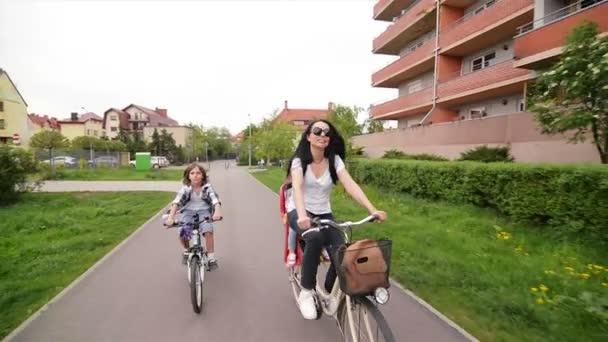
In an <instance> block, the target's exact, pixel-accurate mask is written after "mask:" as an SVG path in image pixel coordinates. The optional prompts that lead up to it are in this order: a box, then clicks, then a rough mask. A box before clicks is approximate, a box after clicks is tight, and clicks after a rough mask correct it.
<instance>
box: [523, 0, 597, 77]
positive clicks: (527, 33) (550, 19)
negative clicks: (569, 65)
mask: <svg viewBox="0 0 608 342" xmlns="http://www.w3.org/2000/svg"><path fill="white" fill-rule="evenodd" d="M606 18H608V1H607V0H603V1H588V0H587V1H579V2H577V3H575V4H572V5H570V6H567V7H564V8H561V9H559V10H558V11H555V12H553V13H550V14H549V15H547V16H545V17H543V18H540V19H538V20H535V21H533V22H530V23H528V24H526V25H523V26H521V27H520V28H519V29H518V33H519V34H518V35H517V36H516V37H515V42H514V50H515V56H516V59H517V61H516V63H515V66H516V67H520V68H528V69H534V68H539V67H542V66H543V65H544V64H547V63H549V62H551V61H552V60H553V59H555V57H557V56H559V55H560V54H561V52H562V49H563V47H564V45H565V44H566V40H567V38H568V35H569V33H570V32H571V31H572V30H573V29H575V28H576V27H577V26H578V25H579V24H580V23H581V22H582V21H583V20H589V21H594V22H596V23H597V24H598V30H599V31H600V32H607V31H608V20H606Z"/></svg>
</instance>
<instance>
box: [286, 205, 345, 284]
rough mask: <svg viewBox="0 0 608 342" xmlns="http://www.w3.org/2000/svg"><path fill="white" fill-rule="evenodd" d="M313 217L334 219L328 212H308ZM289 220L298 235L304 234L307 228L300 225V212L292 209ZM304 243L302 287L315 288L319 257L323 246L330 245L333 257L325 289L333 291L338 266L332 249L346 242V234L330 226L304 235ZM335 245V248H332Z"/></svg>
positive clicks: (288, 215) (329, 249)
mask: <svg viewBox="0 0 608 342" xmlns="http://www.w3.org/2000/svg"><path fill="white" fill-rule="evenodd" d="M307 214H308V216H309V217H311V218H314V217H318V218H320V219H330V220H334V216H333V215H332V214H331V213H327V214H320V215H317V214H313V213H310V212H307ZM287 218H288V220H289V226H290V227H291V229H294V230H295V231H296V232H297V233H298V235H300V236H302V233H303V232H305V230H302V229H300V227H298V213H297V212H296V211H295V210H292V211H290V212H289V213H288V214H287ZM303 239H304V242H305V245H304V258H303V260H302V287H303V288H305V289H307V290H312V289H314V288H315V284H316V282H317V268H318V266H319V258H320V257H321V249H322V248H323V247H329V248H327V249H328V252H329V255H330V257H331V259H332V262H331V266H330V267H329V270H328V271H327V275H326V276H325V290H326V291H327V292H329V291H331V289H332V288H333V286H334V282H335V281H336V276H337V275H336V268H335V267H334V263H333V254H334V253H332V250H333V249H335V248H336V247H339V246H341V245H343V244H344V236H343V235H342V232H340V231H339V230H338V229H336V228H333V227H329V228H327V229H323V230H321V231H318V232H310V233H308V234H306V235H304V237H303ZM332 247H333V248H332Z"/></svg>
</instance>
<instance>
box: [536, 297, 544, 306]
mask: <svg viewBox="0 0 608 342" xmlns="http://www.w3.org/2000/svg"><path fill="white" fill-rule="evenodd" d="M536 303H538V304H540V305H543V304H545V300H544V299H542V298H538V299H536Z"/></svg>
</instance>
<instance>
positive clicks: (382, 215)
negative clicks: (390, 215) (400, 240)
mask: <svg viewBox="0 0 608 342" xmlns="http://www.w3.org/2000/svg"><path fill="white" fill-rule="evenodd" d="M370 214H371V215H373V216H374V217H376V220H378V221H379V222H383V221H384V220H386V212H384V211H382V210H374V211H373V212H371V213H370Z"/></svg>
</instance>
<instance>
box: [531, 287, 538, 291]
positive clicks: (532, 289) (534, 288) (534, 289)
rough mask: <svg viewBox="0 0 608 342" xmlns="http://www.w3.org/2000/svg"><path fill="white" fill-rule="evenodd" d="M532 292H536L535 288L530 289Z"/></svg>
mask: <svg viewBox="0 0 608 342" xmlns="http://www.w3.org/2000/svg"><path fill="white" fill-rule="evenodd" d="M530 290H531V291H532V292H538V289H537V288H536V287H533V288H531V289H530Z"/></svg>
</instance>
